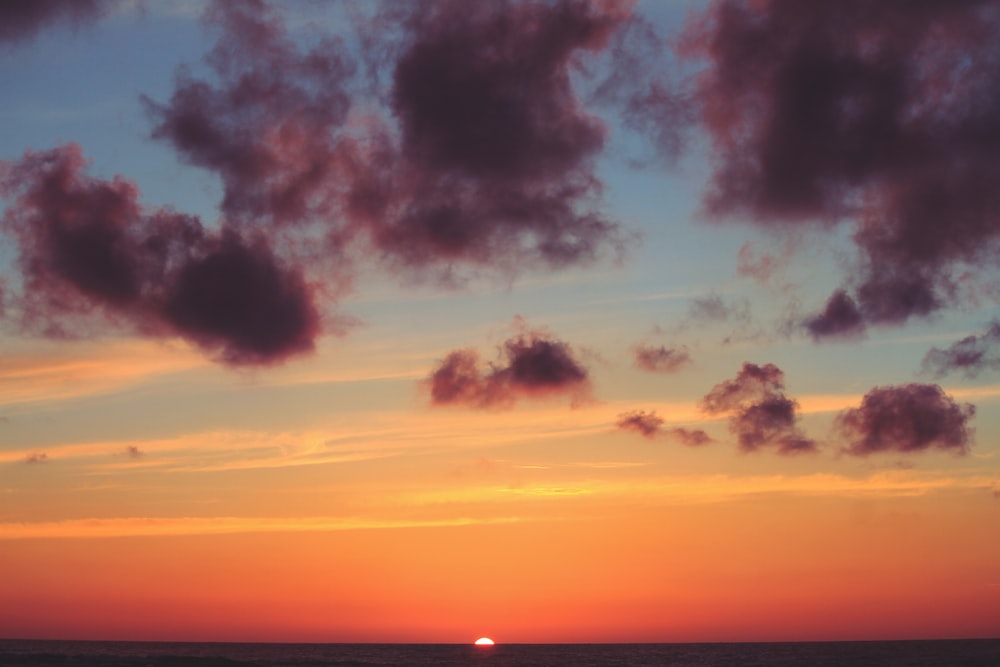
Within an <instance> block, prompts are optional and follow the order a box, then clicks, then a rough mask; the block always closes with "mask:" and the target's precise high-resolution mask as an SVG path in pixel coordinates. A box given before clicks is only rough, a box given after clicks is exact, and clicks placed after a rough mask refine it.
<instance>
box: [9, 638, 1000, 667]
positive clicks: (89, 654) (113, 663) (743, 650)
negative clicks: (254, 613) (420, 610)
mask: <svg viewBox="0 0 1000 667" xmlns="http://www.w3.org/2000/svg"><path fill="white" fill-rule="evenodd" d="M53 665H71V666H73V667H306V666H308V667H333V666H343V667H347V666H352V667H353V666H359V667H375V666H379V665H393V666H395V665H413V666H415V667H421V666H432V665H433V666H435V667H451V666H460V665H472V666H474V667H522V666H535V665H539V666H548V667H571V666H572V667H617V666H620V665H671V666H676V667H706V666H709V665H744V666H753V665H761V666H763V665H810V666H817V665H819V666H822V665H849V666H850V667H857V666H865V665H872V666H874V665H878V666H882V665H890V666H897V665H898V666H901V667H902V666H906V665H928V666H930V665H934V666H943V667H949V666H951V665H955V666H960V665H961V666H969V667H972V666H976V667H978V666H980V665H982V666H983V667H987V666H988V667H1000V639H975V640H964V639H963V640H941V641H886V642H803V643H770V644H507V645H500V646H493V647H475V646H472V645H459V644H189V643H157V642H79V641H35V640H0V667H29V666H30V667H50V666H53Z"/></svg>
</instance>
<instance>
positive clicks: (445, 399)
mask: <svg viewBox="0 0 1000 667" xmlns="http://www.w3.org/2000/svg"><path fill="white" fill-rule="evenodd" d="M426 383H427V385H428V386H429V388H430V394H431V402H432V403H433V404H434V405H466V406H469V407H474V408H506V407H511V406H512V405H513V404H514V403H515V402H516V401H517V400H518V399H519V398H526V397H542V396H550V395H558V394H564V395H569V396H571V397H573V398H574V399H579V398H582V397H584V396H585V395H586V394H587V393H588V392H589V391H590V379H589V375H588V372H587V369H586V367H584V366H583V365H582V364H581V363H580V362H579V361H578V360H577V359H576V357H575V355H574V353H573V350H572V348H570V346H569V345H568V344H567V343H565V342H563V341H560V340H558V339H555V338H552V337H551V336H549V335H548V334H546V333H545V332H542V331H524V332H521V333H519V334H518V335H516V336H514V337H512V338H510V339H508V340H506V341H505V342H504V343H503V345H502V346H501V348H500V354H499V359H498V360H497V361H496V362H493V363H490V364H488V365H487V366H485V367H484V366H483V364H482V363H481V362H480V359H479V355H478V354H476V352H475V351H473V350H458V351H455V352H451V353H449V354H448V355H447V356H446V357H445V358H444V359H443V360H442V361H441V363H440V364H439V365H438V366H437V367H436V368H435V369H434V370H433V371H432V373H431V375H430V378H429V379H428V380H427V381H426Z"/></svg>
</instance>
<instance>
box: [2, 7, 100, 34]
mask: <svg viewBox="0 0 1000 667" xmlns="http://www.w3.org/2000/svg"><path fill="white" fill-rule="evenodd" d="M108 4H109V3H108V2H107V0H6V2H3V3H0V42H18V41H26V40H29V39H31V38H33V37H34V36H35V35H37V34H38V33H39V32H40V31H41V30H42V29H44V28H46V27H48V26H50V25H53V24H56V23H67V24H69V25H71V26H73V27H74V28H76V27H80V26H82V25H83V24H85V23H92V22H94V21H97V20H98V19H99V18H101V16H102V15H103V14H104V12H105V11H106V9H107V6H108Z"/></svg>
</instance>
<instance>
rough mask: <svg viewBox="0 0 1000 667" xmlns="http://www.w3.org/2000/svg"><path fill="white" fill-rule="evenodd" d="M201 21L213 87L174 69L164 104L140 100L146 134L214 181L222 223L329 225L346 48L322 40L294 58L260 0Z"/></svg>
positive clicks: (214, 10) (211, 12)
mask: <svg viewBox="0 0 1000 667" xmlns="http://www.w3.org/2000/svg"><path fill="white" fill-rule="evenodd" d="M205 20H206V22H207V23H208V25H210V26H213V27H215V28H217V29H218V30H219V31H220V36H219V39H218V42H217V43H216V45H215V48H214V49H213V50H212V51H211V52H210V53H209V54H208V56H207V58H206V62H207V64H208V66H209V68H210V69H211V70H212V72H213V74H214V80H212V81H209V80H205V79H201V78H198V77H196V76H194V75H193V74H192V73H191V71H190V70H189V69H187V68H181V69H180V70H178V73H177V81H176V88H175V90H174V93H173V95H172V96H171V98H170V101H169V102H168V103H166V104H160V103H157V102H154V101H153V100H151V99H148V98H144V102H145V104H146V107H147V110H148V112H149V114H150V116H151V117H152V118H153V119H154V121H155V123H156V127H155V129H154V130H153V136H154V137H155V138H157V139H161V140H164V141H167V142H169V143H170V144H171V145H173V146H174V148H176V149H177V151H178V152H179V153H180V154H181V155H182V156H183V157H184V159H185V160H187V161H188V162H190V163H191V164H194V165H197V166H199V167H204V168H206V169H209V170H211V171H213V172H215V173H217V174H218V175H219V177H220V178H221V179H222V183H223V186H224V198H223V201H222V210H223V212H224V213H225V214H226V215H227V217H228V218H229V219H230V220H233V221H240V222H244V223H246V222H250V223H254V224H262V223H268V224H277V225H290V224H295V223H302V222H305V221H307V220H313V219H315V218H316V217H322V218H323V219H324V220H326V221H328V222H329V221H331V220H333V219H335V216H336V214H337V211H338V203H337V202H338V200H337V197H338V193H339V190H338V187H342V185H343V183H342V180H343V176H342V174H341V173H339V160H340V158H339V157H338V156H339V150H340V149H339V148H338V146H339V143H340V138H341V137H340V130H341V129H342V126H343V125H344V123H345V121H346V120H347V115H348V111H349V110H350V107H351V98H350V97H349V95H348V94H347V91H346V88H345V86H346V83H347V81H348V80H349V79H350V77H351V76H352V75H353V73H354V64H353V63H352V61H351V59H350V58H349V57H348V55H347V51H346V49H345V48H344V46H343V45H342V44H341V43H340V42H339V41H338V40H335V39H332V38H331V39H325V40H322V41H320V42H319V43H317V44H316V45H315V46H313V48H311V49H309V50H303V51H300V50H299V48H298V46H297V45H296V43H295V41H294V40H293V39H292V38H291V37H290V36H289V35H288V33H287V31H286V29H285V26H284V24H283V21H282V20H281V17H280V15H279V14H278V13H277V12H275V11H274V10H273V9H271V8H270V7H269V6H268V5H267V4H266V3H264V2H263V1H262V0H243V1H241V2H221V1H217V2H214V3H213V4H212V5H210V7H209V9H208V11H207V13H206V15H205Z"/></svg>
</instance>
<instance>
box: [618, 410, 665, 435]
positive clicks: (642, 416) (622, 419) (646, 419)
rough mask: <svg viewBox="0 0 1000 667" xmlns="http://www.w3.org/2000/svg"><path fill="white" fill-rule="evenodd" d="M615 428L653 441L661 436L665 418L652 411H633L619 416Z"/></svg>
mask: <svg viewBox="0 0 1000 667" xmlns="http://www.w3.org/2000/svg"><path fill="white" fill-rule="evenodd" d="M615 426H617V427H618V428H619V429H621V430H623V431H633V432H635V433H638V434H639V435H641V436H643V437H644V438H650V439H652V438H655V437H656V436H658V435H660V433H661V429H662V428H663V418H662V417H660V416H659V415H657V414H656V413H655V412H652V411H650V412H646V411H645V410H633V411H631V412H623V413H622V414H620V415H618V421H617V422H615Z"/></svg>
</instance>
